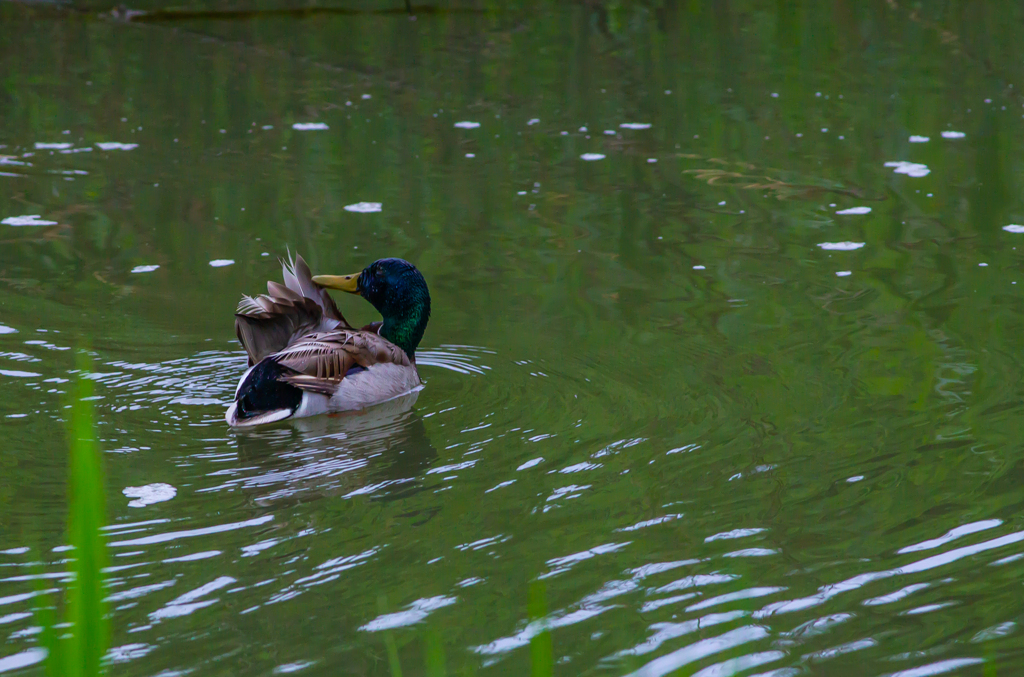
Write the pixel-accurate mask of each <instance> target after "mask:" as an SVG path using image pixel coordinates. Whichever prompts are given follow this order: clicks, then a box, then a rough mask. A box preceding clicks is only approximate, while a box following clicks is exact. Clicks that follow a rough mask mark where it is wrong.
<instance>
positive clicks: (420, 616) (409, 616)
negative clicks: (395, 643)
mask: <svg viewBox="0 0 1024 677" xmlns="http://www.w3.org/2000/svg"><path fill="white" fill-rule="evenodd" d="M457 601H458V598H457V597H445V596H443V595H439V596H437V597H428V598H426V599H418V600H416V601H415V602H413V603H412V604H410V605H409V608H408V609H406V610H405V611H396V612H395V613H390V614H384V615H383V616H378V617H377V618H375V619H373V620H372V621H370V622H369V623H367V624H366V625H363V626H362V627H360V628H359V629H360V630H365V631H366V632H378V631H380V630H392V629H394V628H402V627H405V626H407V625H415V624H416V623H419V622H420V621H423V620H425V619H426V618H427V616H429V615H430V612H431V611H434V610H436V609H441V608H443V607H446V606H450V605H452V604H455V602H457Z"/></svg>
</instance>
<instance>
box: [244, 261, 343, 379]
mask: <svg viewBox="0 0 1024 677" xmlns="http://www.w3.org/2000/svg"><path fill="white" fill-rule="evenodd" d="M281 263H282V268H283V273H284V284H283V285H282V284H279V283H277V282H267V293H266V294H260V295H259V296H243V297H242V300H241V301H240V302H239V304H238V309H237V310H235V333H236V334H237V335H238V340H239V341H240V342H241V344H242V347H244V348H245V352H246V353H248V354H249V365H250V366H252V365H253V364H256V363H257V362H259V361H260V360H262V359H263V358H264V357H266V356H267V355H271V354H273V353H276V352H278V351H280V350H283V349H285V348H287V347H288V346H289V345H291V344H293V343H294V342H295V341H297V340H299V339H300V338H302V337H303V336H304V335H306V334H309V333H312V332H321V331H333V330H335V329H347V328H349V324H348V322H346V321H345V318H344V316H342V314H341V312H340V311H339V310H338V307H337V306H336V305H334V300H333V299H332V298H331V297H330V295H329V294H328V293H327V290H326V289H323V288H321V287H319V286H317V285H316V284H314V283H313V275H312V273H311V272H310V270H309V266H307V265H306V262H305V261H303V260H302V257H301V256H299V257H296V258H295V259H294V260H292V259H291V258H289V260H288V261H282V262H281Z"/></svg>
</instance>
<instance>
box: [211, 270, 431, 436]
mask: <svg viewBox="0 0 1024 677" xmlns="http://www.w3.org/2000/svg"><path fill="white" fill-rule="evenodd" d="M281 263H282V268H283V273H284V284H283V285H282V284H280V283H277V282H273V281H271V282H267V293H266V294H265V295H263V294H261V295H259V296H243V297H242V300H241V302H240V303H239V304H238V309H237V310H236V311H235V332H236V333H237V334H238V340H239V341H240V342H241V344H242V347H243V348H245V352H246V353H248V355H249V369H248V370H247V371H246V372H245V374H244V375H243V376H242V378H241V380H240V381H239V382H238V388H237V389H236V390H235V401H234V403H233V404H232V405H231V406H230V407H228V411H227V414H226V415H225V418H226V419H227V422H228V425H231V426H235V427H248V426H256V425H262V424H266V423H274V422H276V421H283V420H285V419H289V418H301V417H304V416H315V415H317V414H324V413H328V412H339V411H353V410H358V409H365V408H366V407H369V406H371V405H374V404H378V403H380V402H386V401H388V400H391V399H394V398H396V397H399V396H401V395H404V394H405V393H408V392H410V391H412V390H415V389H416V388H418V387H419V386H420V375H419V372H418V371H417V370H416V347H417V346H418V345H419V342H420V339H422V338H423V331H424V330H425V329H426V327H427V320H428V319H429V318H430V293H429V292H428V291H427V283H426V281H425V280H424V279H423V275H421V274H420V271H418V270H416V267H415V266H414V265H412V264H411V263H409V262H408V261H403V260H402V259H380V260H379V261H374V262H373V263H371V264H370V265H368V266H367V267H366V268H364V269H363V270H362V272H360V273H356V274H354V275H317V276H315V277H314V276H313V275H312V273H311V272H310V270H309V266H307V265H306V262H305V261H303V260H302V257H301V256H298V257H296V258H295V259H294V260H292V259H291V258H290V257H289V260H287V261H282V262H281ZM328 289H340V290H341V291H345V292H349V293H350V294H358V295H359V296H362V297H363V298H365V299H366V300H367V301H369V302H370V303H371V304H373V307H374V308H376V309H377V312H379V313H380V314H381V317H382V318H383V321H382V322H373V323H371V324H368V325H367V326H365V327H363V328H362V329H355V328H354V327H352V326H351V325H350V324H349V323H348V322H346V321H345V317H344V316H343V315H342V314H341V312H340V311H339V310H338V307H337V306H336V305H335V304H334V299H332V298H331V295H330V294H329V293H328V291H327V290H328Z"/></svg>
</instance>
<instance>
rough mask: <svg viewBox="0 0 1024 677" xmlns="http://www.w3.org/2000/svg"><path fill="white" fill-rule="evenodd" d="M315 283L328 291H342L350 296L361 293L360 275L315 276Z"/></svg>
mask: <svg viewBox="0 0 1024 677" xmlns="http://www.w3.org/2000/svg"><path fill="white" fill-rule="evenodd" d="M313 282H315V283H316V284H318V285H320V286H321V287H326V288H328V289H340V290H341V291H347V292H348V293H349V294H358V293H359V287H358V284H359V273H355V274H354V275H314V276H313Z"/></svg>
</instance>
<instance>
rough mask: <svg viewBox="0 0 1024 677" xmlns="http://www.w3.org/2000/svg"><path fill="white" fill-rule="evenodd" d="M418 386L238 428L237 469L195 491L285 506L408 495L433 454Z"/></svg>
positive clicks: (434, 457) (420, 486) (419, 483)
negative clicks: (331, 411) (238, 494)
mask: <svg viewBox="0 0 1024 677" xmlns="http://www.w3.org/2000/svg"><path fill="white" fill-rule="evenodd" d="M418 397H419V391H416V392H413V393H410V394H408V395H404V396H402V397H400V398H396V399H394V400H391V401H389V402H384V403H382V404H380V405H378V406H375V407H372V408H370V409H368V410H365V411H360V412H352V413H344V414H338V415H327V416H316V417H312V418H309V419H308V420H307V419H299V420H296V421H292V422H290V423H289V424H288V425H286V426H284V427H281V428H278V429H276V430H274V429H267V430H264V429H260V430H254V431H252V432H246V433H238V434H237V435H236V437H235V440H236V442H237V445H238V459H239V461H240V463H241V464H242V466H243V467H245V468H246V469H247V470H246V472H245V473H244V474H242V473H240V475H241V476H237V477H233V478H232V479H231V480H229V481H227V482H225V483H224V484H220V485H217V486H213V487H207V488H205V489H204V490H203V491H223V490H235V489H240V490H242V492H243V493H244V494H245V495H246V496H248V497H249V498H250V500H252V501H254V502H255V503H256V504H258V505H263V506H268V505H280V504H284V505H287V504H288V503H289V502H295V501H308V500H311V499H312V498H314V497H316V496H340V497H350V496H355V495H360V494H367V495H371V496H373V497H374V498H375V499H376V500H395V499H399V498H405V497H408V496H411V495H412V494H414V493H416V492H417V491H421V490H422V489H423V488H424V484H423V473H424V472H425V471H426V469H427V468H428V467H430V465H431V464H433V463H434V462H435V461H436V460H437V451H436V450H435V449H434V447H433V446H432V445H431V443H430V439H429V438H428V436H427V432H426V427H425V426H424V425H423V419H422V418H421V417H420V416H419V415H418V414H417V413H416V412H415V411H414V410H413V405H414V404H415V403H416V399H417V398H418Z"/></svg>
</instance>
